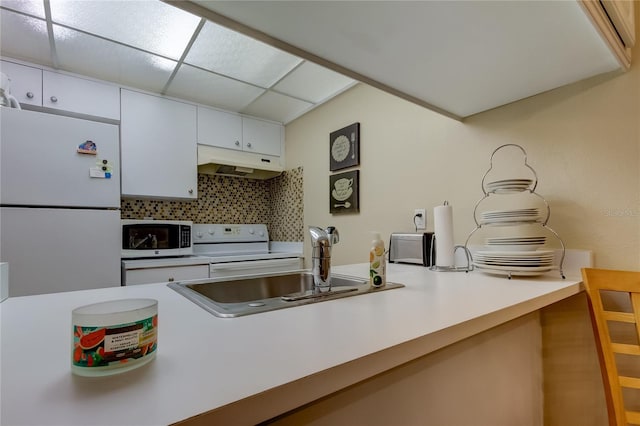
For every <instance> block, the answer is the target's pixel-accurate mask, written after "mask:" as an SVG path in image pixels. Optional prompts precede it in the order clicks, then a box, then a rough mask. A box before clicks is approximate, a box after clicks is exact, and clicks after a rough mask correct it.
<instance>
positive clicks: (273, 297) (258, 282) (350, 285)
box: [168, 272, 404, 317]
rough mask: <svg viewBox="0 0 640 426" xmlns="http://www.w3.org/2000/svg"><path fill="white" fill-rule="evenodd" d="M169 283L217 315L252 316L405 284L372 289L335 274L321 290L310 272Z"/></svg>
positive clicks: (392, 284) (174, 288)
mask: <svg viewBox="0 0 640 426" xmlns="http://www.w3.org/2000/svg"><path fill="white" fill-rule="evenodd" d="M168 286H169V288H171V289H173V290H175V291H177V292H178V293H180V294H181V295H183V296H184V297H186V298H187V299H189V300H191V301H192V302H194V303H195V304H197V305H198V306H200V307H202V308H204V309H206V310H207V311H209V312H211V313H212V314H214V315H215V316H218V317H238V316H243V315H251V314H257V313H261V312H268V311H273V310H276V309H284V308H291V307H294V306H300V305H305V304H308V303H317V302H322V301H327V300H333V299H340V298H343V297H350V296H358V295H362V294H368V293H378V292H381V291H385V290H391V289H394V288H400V287H404V285H403V284H397V283H387V285H386V286H384V287H382V288H372V287H371V286H370V285H369V281H368V280H366V279H364V278H356V277H349V276H346V275H337V274H336V275H332V276H331V291H327V292H322V293H319V292H317V291H313V275H311V273H310V272H294V273H284V274H276V275H274V274H270V275H253V276H250V277H237V278H218V279H215V278H213V279H203V280H193V281H189V282H184V283H183V282H175V283H169V284H168Z"/></svg>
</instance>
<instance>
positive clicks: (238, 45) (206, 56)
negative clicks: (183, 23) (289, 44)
mask: <svg viewBox="0 0 640 426" xmlns="http://www.w3.org/2000/svg"><path fill="white" fill-rule="evenodd" d="M185 62H186V63H189V64H192V65H196V66H198V67H201V68H206V69H208V70H212V71H215V72H216V73H218V74H224V75H228V76H230V77H232V78H235V79H238V80H242V81H245V82H247V83H251V84H255V85H257V86H260V87H264V88H268V87H271V86H272V85H273V84H274V83H276V82H277V81H278V80H280V79H281V78H282V77H283V76H284V75H285V74H287V73H288V72H289V71H291V70H292V69H293V68H294V67H295V66H296V65H298V64H299V63H300V62H301V59H300V58H297V57H295V56H292V55H290V54H288V53H286V52H283V51H281V50H278V49H276V48H274V47H271V46H269V45H267V44H264V43H262V42H260V41H257V40H254V39H251V38H249V37H247V36H244V35H242V34H239V33H237V32H234V31H231V30H229V29H227V28H224V27H221V26H219V25H217V24H214V23H212V22H207V23H206V24H205V26H204V27H203V28H202V31H201V32H200V35H199V37H198V39H197V40H196V41H195V42H194V44H193V46H192V47H191V50H190V51H189V54H188V55H187V57H186V59H185Z"/></svg>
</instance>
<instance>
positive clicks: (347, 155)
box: [329, 123, 360, 171]
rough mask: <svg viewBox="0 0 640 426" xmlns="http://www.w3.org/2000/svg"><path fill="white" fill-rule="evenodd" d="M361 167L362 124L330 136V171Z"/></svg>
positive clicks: (352, 125) (355, 124)
mask: <svg viewBox="0 0 640 426" xmlns="http://www.w3.org/2000/svg"><path fill="white" fill-rule="evenodd" d="M358 165H360V123H353V124H350V125H348V126H347V127H343V128H342V129H340V130H336V131H334V132H331V133H330V134H329V170H331V171H335V170H342V169H346V168H348V167H353V166H358Z"/></svg>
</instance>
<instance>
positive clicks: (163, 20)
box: [50, 0, 200, 59]
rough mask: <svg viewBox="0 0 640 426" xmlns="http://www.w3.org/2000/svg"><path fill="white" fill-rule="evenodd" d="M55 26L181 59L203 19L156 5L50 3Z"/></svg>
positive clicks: (59, 0)
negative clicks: (56, 24) (66, 27)
mask: <svg viewBox="0 0 640 426" xmlns="http://www.w3.org/2000/svg"><path fill="white" fill-rule="evenodd" d="M50 4H51V16H52V19H53V21H54V22H55V23H60V24H64V25H67V26H70V27H72V28H77V29H80V30H82V31H87V32H89V33H92V34H95V35H99V36H101V37H105V38H108V39H111V40H116V41H119V42H121V43H125V44H128V45H130V46H134V47H138V48H140V49H144V50H147V51H149V52H153V53H156V54H159V55H163V56H167V57H169V58H172V59H179V58H180V56H181V55H182V52H183V51H184V49H185V47H186V46H187V44H188V42H189V40H190V39H191V37H192V35H193V32H194V31H195V29H196V27H197V25H198V23H199V22H200V18H198V17H197V16H194V15H192V14H190V13H187V12H184V11H182V10H180V9H177V8H174V7H173V6H169V5H167V4H165V3H161V2H156V1H128V2H122V1H77V0H56V1H51V3H50Z"/></svg>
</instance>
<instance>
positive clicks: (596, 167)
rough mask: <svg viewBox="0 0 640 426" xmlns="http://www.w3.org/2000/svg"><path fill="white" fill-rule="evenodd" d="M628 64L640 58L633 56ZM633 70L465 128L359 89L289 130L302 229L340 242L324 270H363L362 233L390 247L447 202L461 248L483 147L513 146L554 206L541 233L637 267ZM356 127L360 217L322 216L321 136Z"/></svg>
mask: <svg viewBox="0 0 640 426" xmlns="http://www.w3.org/2000/svg"><path fill="white" fill-rule="evenodd" d="M634 56H635V57H636V58H639V57H640V48H638V47H636V49H635V52H634ZM637 62H638V61H636V63H635V64H634V66H633V67H632V69H631V71H629V72H627V73H611V74H608V75H604V76H599V77H595V78H592V79H589V80H586V81H583V82H579V83H576V84H573V85H569V86H566V87H563V88H559V89H556V90H553V91H550V92H547V93H544V94H540V95H537V96H534V97H531V98H529V99H525V100H522V101H519V102H516V103H513V104H510V105H507V106H504V107H501V108H497V109H494V110H492V111H488V112H485V113H481V114H478V115H476V116H473V117H471V118H468V119H467V120H465V121H464V122H457V121H454V120H451V119H448V118H445V117H442V116H440V115H438V114H437V113H434V112H431V111H429V110H426V109H424V108H421V107H419V106H416V105H414V104H411V103H409V102H406V101H404V100H401V99H399V98H397V97H394V96H391V95H388V94H386V93H384V92H381V91H379V90H377V89H374V88H371V87H369V86H366V85H364V84H359V85H357V86H355V87H354V88H353V89H351V90H349V91H347V92H345V93H344V94H342V95H340V96H339V97H337V98H335V99H334V100H332V101H330V102H329V103H327V104H325V105H323V106H321V107H319V108H317V109H315V110H313V111H311V112H310V113H308V114H306V115H304V116H302V117H301V118H299V119H297V120H295V121H294V122H292V123H290V124H289V125H288V126H287V127H286V152H287V167H291V168H293V167H297V166H302V167H303V168H304V215H305V218H304V224H305V228H306V227H307V226H308V225H319V226H327V225H334V226H336V227H337V228H338V229H339V231H340V236H341V242H340V244H339V245H336V247H335V248H334V251H333V262H334V263H335V264H346V263H357V262H366V261H367V259H368V257H367V253H368V250H369V245H370V244H369V243H370V240H371V235H370V233H369V231H374V230H375V231H380V232H381V233H382V235H383V238H384V239H386V240H387V241H388V237H389V235H390V233H391V232H395V231H411V230H413V222H412V218H413V210H414V208H426V209H427V211H428V214H427V216H428V223H427V225H428V228H429V229H433V215H432V213H433V210H432V209H433V207H434V206H436V205H439V204H441V203H442V202H443V201H444V200H448V201H449V203H450V204H451V205H452V206H453V208H454V223H455V225H454V226H455V242H456V243H457V244H462V243H464V242H465V240H466V238H467V235H468V234H469V232H470V231H471V230H473V228H474V226H475V224H474V221H473V208H474V206H475V204H476V202H477V201H478V200H479V199H480V198H481V197H482V195H483V193H482V190H481V179H482V176H483V174H484V173H485V171H486V170H487V169H488V167H489V158H490V155H491V153H492V151H493V150H494V149H495V148H497V147H498V146H500V145H503V144H507V143H516V144H519V145H521V146H522V147H524V149H525V150H526V151H527V153H528V157H529V163H530V164H531V165H532V167H533V168H534V169H535V170H536V171H537V173H538V178H539V184H538V188H537V192H538V193H539V194H540V195H542V196H543V197H544V198H545V199H546V200H547V201H548V202H549V204H550V206H551V219H550V221H549V225H550V226H551V227H552V228H554V229H555V230H556V231H557V232H558V233H559V234H560V236H561V237H562V238H563V240H564V242H565V244H566V245H567V247H569V248H580V249H591V250H594V251H595V253H596V256H595V262H596V266H598V267H605V268H618V269H640V64H638V63H637ZM353 122H360V126H361V148H360V149H361V152H360V157H361V163H360V164H361V165H360V167H359V169H360V213H357V214H350V215H331V214H329V174H330V171H329V133H330V132H332V131H334V130H337V129H339V128H341V127H344V126H346V125H349V124H351V123H353ZM509 155H511V154H509ZM507 157H508V156H507ZM511 158H512V159H514V160H513V161H516V160H515V159H517V158H518V157H517V156H516V157H511ZM306 234H307V232H306V231H305V238H306V240H305V254H306V258H307V259H309V254H310V250H309V244H310V243H309V238H308V235H306ZM476 235H478V234H476ZM474 238H475V237H474ZM480 242H482V241H481V240H480Z"/></svg>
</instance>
